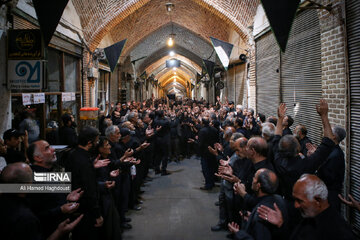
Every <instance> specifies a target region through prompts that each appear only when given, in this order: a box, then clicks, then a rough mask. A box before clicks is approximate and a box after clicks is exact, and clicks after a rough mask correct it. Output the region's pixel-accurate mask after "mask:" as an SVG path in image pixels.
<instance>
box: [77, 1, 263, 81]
mask: <svg viewBox="0 0 360 240" xmlns="http://www.w3.org/2000/svg"><path fill="white" fill-rule="evenodd" d="M72 2H73V4H74V7H75V9H76V11H77V13H78V15H79V17H80V20H81V24H82V28H83V33H84V38H85V40H86V42H87V43H88V44H89V46H90V49H91V50H94V49H95V48H97V47H99V44H100V43H101V41H102V40H103V39H104V38H106V39H107V42H108V43H109V44H111V42H112V43H115V42H118V41H121V40H123V39H125V38H127V43H126V45H125V48H124V50H123V52H122V56H130V58H131V60H135V59H138V58H141V57H143V56H146V58H144V59H143V60H141V61H138V62H137V63H136V70H137V71H138V72H143V71H145V70H146V71H149V70H151V71H162V68H161V67H160V66H163V65H164V62H162V61H164V59H166V58H167V54H168V52H169V49H168V48H166V44H165V42H166V37H167V36H168V35H169V34H170V33H171V29H172V28H173V31H174V33H175V34H176V37H175V41H176V47H175V48H174V50H175V52H176V54H177V55H179V57H178V59H179V58H180V57H181V58H182V62H184V63H185V62H187V63H189V62H190V63H191V64H188V65H189V66H192V68H193V69H192V70H193V71H194V72H199V66H200V67H201V64H202V62H201V59H203V58H205V59H208V58H209V57H210V55H211V53H212V46H211V43H210V39H209V37H210V36H212V37H215V38H218V39H221V40H224V41H230V42H231V35H232V33H233V32H236V33H237V34H238V35H239V39H240V40H239V41H240V42H241V43H240V42H237V44H238V45H239V44H246V42H247V40H248V34H249V32H248V26H250V25H252V23H253V22H252V21H253V17H254V15H255V13H256V9H257V6H258V4H259V0H171V1H170V0H72ZM168 2H172V3H173V4H174V5H175V8H174V9H173V11H172V12H171V19H172V21H170V15H169V14H168V13H167V11H166V7H165V4H166V3H168ZM109 39H110V41H109ZM102 47H105V46H102ZM209 60H212V61H215V54H214V55H213V56H212V57H211V58H209ZM154 66H156V67H154ZM147 73H148V74H151V73H153V72H147ZM165 75H166V74H165ZM188 77H189V75H187V76H186V79H185V77H184V79H185V80H186V81H189V80H190V79H188ZM190 77H192V76H190ZM161 78H163V76H162V77H161ZM164 80H166V81H167V79H164Z"/></svg>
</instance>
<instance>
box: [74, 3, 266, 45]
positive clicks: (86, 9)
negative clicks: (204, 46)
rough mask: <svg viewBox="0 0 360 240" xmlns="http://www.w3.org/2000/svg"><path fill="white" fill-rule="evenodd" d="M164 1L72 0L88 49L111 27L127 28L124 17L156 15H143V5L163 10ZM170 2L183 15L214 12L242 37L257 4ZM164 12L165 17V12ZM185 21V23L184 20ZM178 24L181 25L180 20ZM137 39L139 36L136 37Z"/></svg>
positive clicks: (222, 37)
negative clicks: (121, 26) (198, 11)
mask: <svg viewBox="0 0 360 240" xmlns="http://www.w3.org/2000/svg"><path fill="white" fill-rule="evenodd" d="M166 2H167V1H164V0H152V1H150V0H73V4H74V6H75V9H76V10H77V12H78V15H79V17H80V19H81V23H82V27H83V32H84V36H85V39H86V40H87V42H88V43H89V45H90V49H91V50H94V49H95V48H96V47H97V46H98V44H99V43H100V41H101V40H102V39H103V38H104V36H105V35H106V34H107V33H108V32H110V31H111V30H112V29H113V28H115V27H117V26H119V25H123V29H122V30H127V29H128V28H130V27H129V25H127V24H123V23H125V22H126V21H127V20H130V22H133V23H135V22H137V21H138V20H139V19H142V18H146V19H148V20H153V16H156V15H146V14H145V15H144V14H143V13H144V10H146V9H150V8H155V9H156V11H157V12H161V11H163V12H164V13H165V12H166V10H165V3H166ZM172 2H173V3H174V4H175V10H174V13H176V11H178V9H180V10H182V11H178V12H179V14H180V13H181V14H182V15H185V14H187V13H188V12H190V13H189V14H187V17H188V18H189V19H194V18H196V17H197V16H198V15H207V16H209V12H210V14H211V15H213V16H212V17H211V18H212V19H216V20H217V21H218V20H220V22H222V23H223V24H225V25H228V26H230V27H231V28H233V29H234V30H235V31H237V32H238V33H239V35H240V36H241V37H242V38H243V39H244V40H246V39H247V34H248V30H247V26H248V25H250V24H252V21H253V16H254V15H255V13H256V7H257V5H258V4H259V0H242V1H240V2H239V1H238V0H228V1H215V0H172ZM94 6H95V7H94ZM184 6H185V7H184ZM194 10H195V11H196V10H201V13H200V14H197V12H195V13H194ZM139 14H140V16H139ZM164 15H165V16H166V17H167V18H168V16H167V15H166V14H164ZM185 20H186V19H185ZM210 20H211V19H210ZM174 22H176V19H174ZM184 22H185V23H184V24H185V25H186V24H187V23H186V21H184ZM194 23H196V24H194ZM180 25H182V24H181V22H180ZM190 25H192V26H193V28H195V29H194V32H198V33H200V34H201V35H203V37H205V38H207V37H209V35H208V34H206V33H207V32H209V30H210V31H211V30H212V34H211V35H212V36H215V37H218V38H220V39H223V40H227V39H226V37H227V36H221V34H216V32H215V29H209V27H208V28H200V29H196V27H197V26H199V22H197V21H194V22H192V23H191V24H190ZM200 25H201V24H200ZM201 26H202V25H201ZM132 29H136V28H132ZM151 29H152V28H150V31H151ZM190 29H191V28H190ZM202 29H204V30H202ZM125 32H126V31H125ZM138 39H142V38H141V37H139V38H138ZM117 40H120V39H114V41H117Z"/></svg>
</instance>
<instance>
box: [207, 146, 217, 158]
mask: <svg viewBox="0 0 360 240" xmlns="http://www.w3.org/2000/svg"><path fill="white" fill-rule="evenodd" d="M208 150H209V152H210V153H211V154H212V155H215V156H217V155H218V152H217V150H215V149H214V148H212V147H211V146H208Z"/></svg>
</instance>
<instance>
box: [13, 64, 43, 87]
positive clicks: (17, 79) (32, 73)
mask: <svg viewBox="0 0 360 240" xmlns="http://www.w3.org/2000/svg"><path fill="white" fill-rule="evenodd" d="M42 86H43V63H42V61H40V60H9V61H8V88H9V89H21V90H31V89H41V88H42Z"/></svg>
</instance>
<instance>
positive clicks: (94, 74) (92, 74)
mask: <svg viewBox="0 0 360 240" xmlns="http://www.w3.org/2000/svg"><path fill="white" fill-rule="evenodd" d="M87 77H88V78H99V69H97V68H94V67H91V68H88V71H87Z"/></svg>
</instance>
